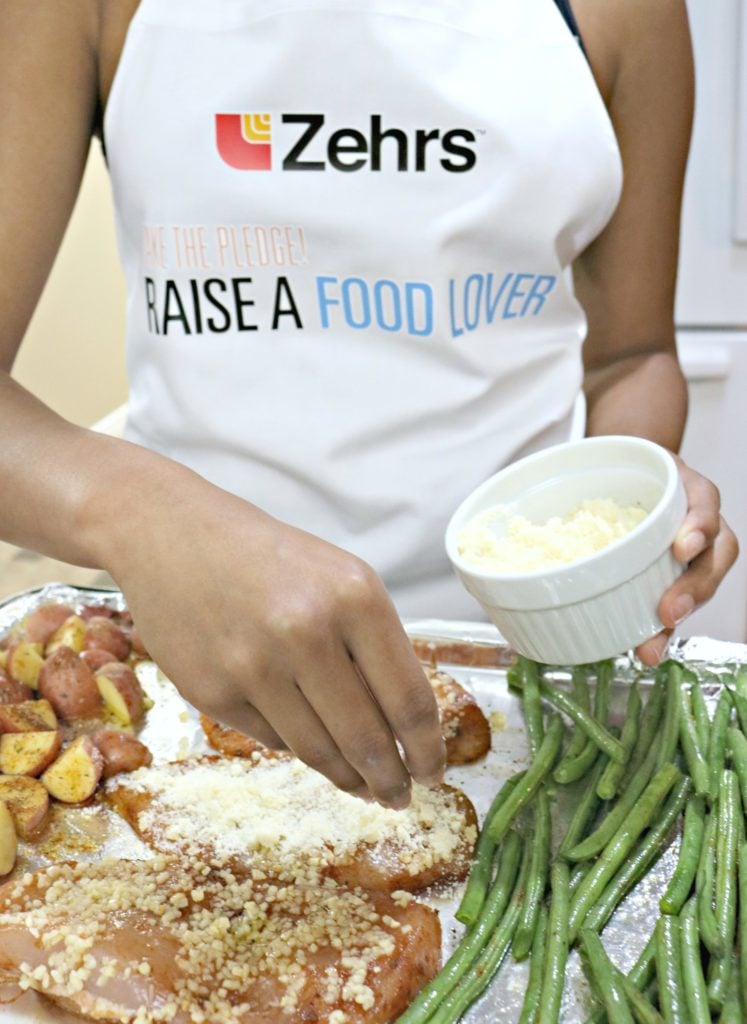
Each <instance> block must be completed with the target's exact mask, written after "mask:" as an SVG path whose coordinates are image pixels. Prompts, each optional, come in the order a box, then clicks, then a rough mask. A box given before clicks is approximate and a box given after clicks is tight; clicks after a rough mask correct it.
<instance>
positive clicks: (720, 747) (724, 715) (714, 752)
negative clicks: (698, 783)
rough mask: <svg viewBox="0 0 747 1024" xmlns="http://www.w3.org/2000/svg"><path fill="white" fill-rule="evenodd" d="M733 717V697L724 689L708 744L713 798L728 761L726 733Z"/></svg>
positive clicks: (717, 790) (714, 716)
mask: <svg viewBox="0 0 747 1024" xmlns="http://www.w3.org/2000/svg"><path fill="white" fill-rule="evenodd" d="M730 718H731V698H730V696H729V694H728V692H726V691H724V692H723V693H722V694H721V696H720V697H719V699H718V704H717V705H716V711H715V712H714V715H713V724H712V725H711V739H710V742H709V744H708V770H709V771H710V773H711V780H710V787H709V788H710V791H711V798H712V799H713V800H715V799H716V797H717V796H718V792H719V787H720V785H721V772H722V771H723V770H724V764H725V763H726V733H727V730H728V728H729V719H730Z"/></svg>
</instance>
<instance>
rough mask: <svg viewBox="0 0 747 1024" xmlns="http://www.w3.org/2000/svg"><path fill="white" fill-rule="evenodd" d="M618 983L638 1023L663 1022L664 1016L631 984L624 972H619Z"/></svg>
mask: <svg viewBox="0 0 747 1024" xmlns="http://www.w3.org/2000/svg"><path fill="white" fill-rule="evenodd" d="M620 984H621V985H622V990H623V992H624V993H625V995H626V997H627V1000H628V1002H629V1003H630V1008H631V1010H632V1011H633V1016H634V1017H635V1019H636V1020H637V1021H638V1022H639V1024H665V1021H664V1018H663V1017H662V1015H661V1014H660V1013H659V1011H658V1010H657V1009H656V1007H655V1006H653V1004H652V1003H650V1002H649V1000H648V999H647V998H646V996H645V995H644V994H643V992H641V990H640V989H639V988H636V986H635V985H634V984H633V982H632V981H631V980H630V978H629V977H628V976H627V975H626V974H620Z"/></svg>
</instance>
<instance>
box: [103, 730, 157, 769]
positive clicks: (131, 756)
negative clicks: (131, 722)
mask: <svg viewBox="0 0 747 1024" xmlns="http://www.w3.org/2000/svg"><path fill="white" fill-rule="evenodd" d="M91 739H92V740H93V742H94V743H95V744H96V746H97V747H98V748H99V750H100V751H101V753H102V754H103V757H104V771H103V776H102V777H103V778H105V779H109V778H111V777H112V776H113V775H119V774H120V773H122V772H134V771H135V770H136V769H138V768H142V767H143V766H147V765H149V764H150V763H151V762H152V760H153V755H152V754H151V752H150V750H148V748H147V747H146V745H145V744H144V743H143V742H141V741H140V740H139V739H137V738H136V737H135V736H131V735H130V734H129V733H128V732H120V730H119V729H99V731H98V732H95V733H93V734H92V735H91Z"/></svg>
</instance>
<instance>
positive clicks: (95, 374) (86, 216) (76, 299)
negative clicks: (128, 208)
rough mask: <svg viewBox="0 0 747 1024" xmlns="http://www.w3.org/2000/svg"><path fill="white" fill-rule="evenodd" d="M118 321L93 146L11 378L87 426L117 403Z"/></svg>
mask: <svg viewBox="0 0 747 1024" xmlns="http://www.w3.org/2000/svg"><path fill="white" fill-rule="evenodd" d="M124 319H125V286H124V279H123V276H122V273H121V270H120V269H119V260H118V257H117V251H116V242H115V237H114V219H113V210H112V202H111V195H110V189H109V177H108V174H107V171H106V166H105V164H104V160H103V157H102V156H101V147H100V145H99V143H98V142H95V143H94V144H93V146H92V148H91V155H90V157H89V161H88V166H87V168H86V173H85V177H84V180H83V185H82V188H81V192H80V196H79V198H78V202H77V204H76V207H75V210H74V212H73V216H72V219H71V221H70V225H69V227H68V230H67V233H66V235H65V239H64V241H63V244H62V248H61V250H60V254H59V257H58V259H57V261H56V263H55V266H54V268H53V270H52V273H51V275H50V278H49V280H48V282H47V286H46V288H45V290H44V294H43V295H42V298H41V301H40V303H39V306H38V308H37V311H36V313H35V315H34V318H33V320H32V322H31V325H30V328H29V331H28V334H27V336H26V338H25V340H24V343H23V346H22V348H21V352H20V354H19V356H18V359H17V361H16V365H15V367H14V370H13V376H14V377H16V378H17V379H18V380H19V381H20V382H21V383H22V384H24V385H25V386H26V387H27V388H29V389H30V390H31V391H33V392H34V394H36V395H37V396H38V397H39V398H41V399H42V400H43V401H44V402H46V403H47V404H48V405H50V406H51V407H52V408H53V409H54V410H55V411H56V412H59V413H60V414H61V415H63V416H65V417H66V418H68V419H70V420H73V421H74V422H76V423H80V424H84V425H86V426H89V425H90V424H92V423H94V422H95V421H96V420H98V419H99V418H100V417H101V416H103V415H104V414H105V413H107V412H108V411H109V410H110V409H113V408H114V407H115V406H117V405H120V404H121V403H122V402H124V401H125V397H126V394H127V383H126V378H125V367H124Z"/></svg>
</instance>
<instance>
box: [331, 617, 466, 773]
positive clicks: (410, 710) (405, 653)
mask: <svg viewBox="0 0 747 1024" xmlns="http://www.w3.org/2000/svg"><path fill="white" fill-rule="evenodd" d="M377 622H378V628H377V629H375V630H374V629H370V628H369V629H365V628H364V629H357V630H354V631H352V633H351V637H352V639H351V640H350V642H349V648H350V653H351V656H352V658H353V660H354V661H355V664H356V665H357V667H358V670H359V671H360V673H361V675H362V677H363V679H364V680H365V682H366V686H367V687H368V689H369V690H370V692H371V693H372V694H373V697H374V698H375V700H376V703H377V704H378V706H379V708H380V709H381V711H382V713H383V715H384V718H385V719H386V721H387V723H388V725H389V727H390V728H391V730H392V732H393V733H394V735H395V736H396V738H397V740H399V742H400V743H401V745H402V748H403V750H404V753H405V761H406V763H407V767H408V769H409V771H410V773H411V775H412V777H413V778H414V779H415V780H416V781H417V782H420V783H421V784H422V785H425V786H433V785H437V784H438V783H439V782H441V781H442V780H443V774H444V769H445V767H446V746H445V744H444V740H443V736H442V734H441V724H440V721H439V714H438V707H437V704H436V698H435V696H434V694H433V688H432V687H431V685H430V683H429V682H428V680H427V678H426V676H425V673H424V672H423V670H422V668H421V667H420V663H419V661H418V659H417V657H416V655H415V652H414V651H413V649H412V645H411V644H410V641H409V639H408V637H407V635H406V633H405V632H404V630H403V628H402V624H401V622H400V621H399V618H398V617H397V614H396V612H395V610H394V606H393V605H392V604H391V602H390V601H389V598H388V597H387V598H386V605H385V606H383V607H382V608H381V609H380V610H379V613H378V616H377Z"/></svg>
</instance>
